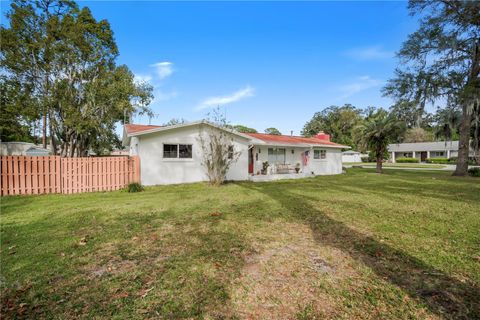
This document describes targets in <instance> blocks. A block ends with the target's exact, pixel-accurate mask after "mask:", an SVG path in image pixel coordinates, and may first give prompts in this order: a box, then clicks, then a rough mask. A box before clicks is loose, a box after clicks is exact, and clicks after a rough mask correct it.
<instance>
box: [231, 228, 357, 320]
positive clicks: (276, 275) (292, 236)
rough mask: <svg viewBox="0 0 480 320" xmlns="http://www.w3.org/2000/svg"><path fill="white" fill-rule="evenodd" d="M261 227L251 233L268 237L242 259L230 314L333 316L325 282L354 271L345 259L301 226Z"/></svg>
mask: <svg viewBox="0 0 480 320" xmlns="http://www.w3.org/2000/svg"><path fill="white" fill-rule="evenodd" d="M266 228H268V230H269V231H268V232H267V231H266V229H265V230H262V229H258V230H257V232H256V233H260V234H263V236H264V237H265V235H266V234H268V235H271V236H270V237H269V238H264V241H262V242H261V243H260V242H256V243H255V251H256V254H253V255H250V256H247V257H246V258H245V259H246V264H245V267H244V269H243V270H242V273H241V276H240V278H239V279H237V280H236V281H235V282H234V287H233V290H232V295H231V296H232V305H233V308H234V309H235V312H236V313H237V314H238V315H239V316H240V317H241V318H243V319H292V318H295V317H297V316H298V315H299V314H303V313H302V312H304V310H308V312H309V315H310V316H311V315H312V314H313V315H314V316H317V317H322V318H325V317H327V318H329V317H334V315H335V309H336V308H335V305H336V302H335V301H334V299H332V296H330V295H329V294H328V290H326V289H325V283H335V282H336V281H337V280H338V278H344V277H348V276H351V275H352V273H354V271H353V270H352V268H351V267H349V264H350V262H349V258H348V257H347V256H345V255H344V254H343V253H342V252H340V251H338V250H335V249H332V248H329V247H324V246H321V245H319V244H318V243H316V242H315V240H314V239H313V236H312V234H311V231H310V228H309V227H308V226H306V225H302V224H293V223H278V224H275V225H272V224H269V225H268V226H266ZM272 228H273V229H275V230H274V232H272ZM255 238H256V239H259V238H262V237H261V236H260V237H258V236H257V235H256V236H255ZM327 287H328V285H327Z"/></svg>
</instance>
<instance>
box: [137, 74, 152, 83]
mask: <svg viewBox="0 0 480 320" xmlns="http://www.w3.org/2000/svg"><path fill="white" fill-rule="evenodd" d="M134 80H135V81H136V82H139V83H142V82H147V83H150V82H151V81H152V76H151V75H149V74H136V75H135V77H134Z"/></svg>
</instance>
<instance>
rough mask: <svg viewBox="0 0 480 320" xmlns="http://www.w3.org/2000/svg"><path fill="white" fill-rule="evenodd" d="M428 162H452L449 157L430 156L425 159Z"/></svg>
mask: <svg viewBox="0 0 480 320" xmlns="http://www.w3.org/2000/svg"><path fill="white" fill-rule="evenodd" d="M425 161H426V162H427V163H437V164H450V163H452V162H451V159H448V158H428V159H427V160H425Z"/></svg>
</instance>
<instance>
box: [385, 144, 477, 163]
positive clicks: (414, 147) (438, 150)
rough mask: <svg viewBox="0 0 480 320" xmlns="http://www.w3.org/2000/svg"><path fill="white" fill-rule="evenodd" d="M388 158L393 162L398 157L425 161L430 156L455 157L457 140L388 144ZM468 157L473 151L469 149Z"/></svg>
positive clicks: (456, 154)
mask: <svg viewBox="0 0 480 320" xmlns="http://www.w3.org/2000/svg"><path fill="white" fill-rule="evenodd" d="M388 152H390V160H391V161H392V162H393V163H395V161H396V159H398V158H417V159H419V160H420V161H425V160H427V159H431V158H448V159H450V158H456V157H457V156H458V141H436V142H414V143H398V144H390V145H388ZM470 157H473V151H472V150H470Z"/></svg>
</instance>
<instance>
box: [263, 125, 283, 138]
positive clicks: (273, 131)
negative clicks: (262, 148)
mask: <svg viewBox="0 0 480 320" xmlns="http://www.w3.org/2000/svg"><path fill="white" fill-rule="evenodd" d="M265 133H266V134H273V135H276V136H280V135H281V134H282V133H281V132H280V130H278V129H277V128H273V127H272V128H267V129H265Z"/></svg>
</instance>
